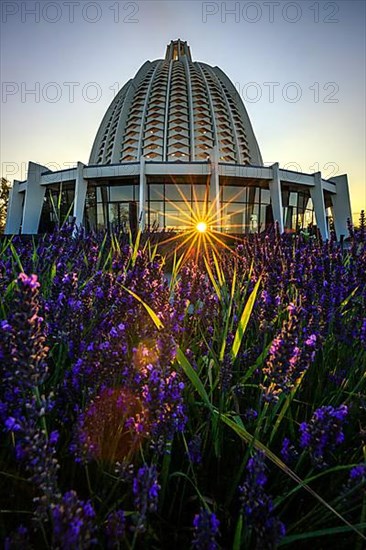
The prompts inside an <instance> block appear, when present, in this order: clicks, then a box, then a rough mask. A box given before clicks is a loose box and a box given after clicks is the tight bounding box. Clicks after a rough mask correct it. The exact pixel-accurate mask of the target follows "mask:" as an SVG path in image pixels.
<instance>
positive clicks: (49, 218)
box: [38, 183, 75, 233]
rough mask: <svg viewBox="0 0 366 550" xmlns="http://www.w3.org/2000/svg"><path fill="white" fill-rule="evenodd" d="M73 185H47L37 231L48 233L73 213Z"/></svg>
mask: <svg viewBox="0 0 366 550" xmlns="http://www.w3.org/2000/svg"><path fill="white" fill-rule="evenodd" d="M74 195H75V185H74V184H73V183H66V184H63V183H61V184H59V185H57V186H52V187H47V189H46V192H45V196H44V199H43V208H42V212H41V219H40V222H39V228H38V232H39V233H48V232H49V231H52V230H53V229H54V228H55V227H56V226H57V225H62V224H63V223H64V222H65V221H67V220H68V218H70V217H72V215H73V206H74Z"/></svg>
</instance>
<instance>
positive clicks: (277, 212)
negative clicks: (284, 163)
mask: <svg viewBox="0 0 366 550" xmlns="http://www.w3.org/2000/svg"><path fill="white" fill-rule="evenodd" d="M271 168H272V179H271V181H270V182H269V191H270V193H271V205H272V213H273V219H274V221H275V222H277V223H278V229H279V231H280V233H283V231H284V224H283V207H282V192H281V180H280V169H279V166H278V162H276V163H275V164H273V165H272V167H271Z"/></svg>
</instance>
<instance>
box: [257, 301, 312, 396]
mask: <svg viewBox="0 0 366 550" xmlns="http://www.w3.org/2000/svg"><path fill="white" fill-rule="evenodd" d="M288 310H289V313H290V316H289V319H288V320H285V321H284V323H283V326H282V329H281V331H280V333H279V334H278V335H277V336H276V337H275V338H274V340H273V342H272V345H271V347H270V349H269V353H268V359H267V362H266V365H265V367H264V368H263V374H264V375H265V379H264V382H263V385H262V388H263V389H264V398H265V400H266V401H277V400H278V399H279V396H280V395H281V394H282V393H284V394H288V393H289V392H290V391H291V390H292V389H293V388H294V386H295V383H296V381H297V380H298V378H299V377H300V376H301V375H302V373H303V372H304V371H306V370H307V368H308V367H309V365H310V364H311V363H312V361H313V360H314V356H315V347H316V343H317V337H316V335H315V334H310V335H309V336H307V337H305V339H304V342H303V344H302V345H301V343H300V335H301V325H300V319H301V308H296V307H295V306H294V304H290V306H288Z"/></svg>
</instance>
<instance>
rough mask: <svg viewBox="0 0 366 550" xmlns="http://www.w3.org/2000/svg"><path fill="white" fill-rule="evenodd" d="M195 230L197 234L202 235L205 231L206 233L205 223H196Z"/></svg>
mask: <svg viewBox="0 0 366 550" xmlns="http://www.w3.org/2000/svg"><path fill="white" fill-rule="evenodd" d="M196 229H197V231H199V233H204V232H205V231H207V223H206V222H198V223H197V225H196Z"/></svg>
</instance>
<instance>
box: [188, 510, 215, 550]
mask: <svg viewBox="0 0 366 550" xmlns="http://www.w3.org/2000/svg"><path fill="white" fill-rule="evenodd" d="M219 526H220V522H219V520H218V519H217V517H216V515H215V514H214V513H211V512H209V511H208V510H203V509H201V511H200V513H199V514H196V515H195V516H194V519H193V527H194V535H193V540H192V547H193V548H196V549H197V550H216V549H217V548H218V543H217V541H216V538H217V536H218V535H219Z"/></svg>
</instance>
